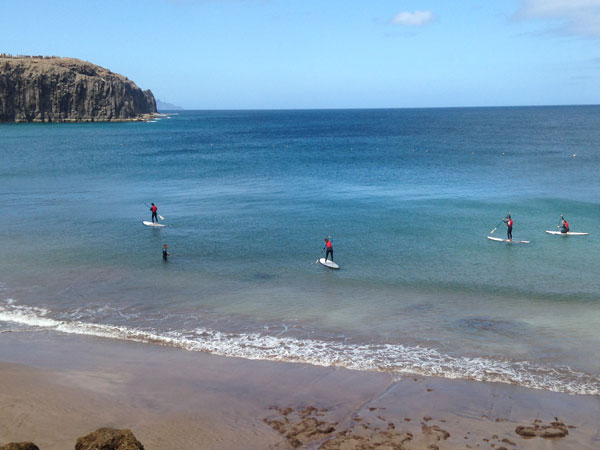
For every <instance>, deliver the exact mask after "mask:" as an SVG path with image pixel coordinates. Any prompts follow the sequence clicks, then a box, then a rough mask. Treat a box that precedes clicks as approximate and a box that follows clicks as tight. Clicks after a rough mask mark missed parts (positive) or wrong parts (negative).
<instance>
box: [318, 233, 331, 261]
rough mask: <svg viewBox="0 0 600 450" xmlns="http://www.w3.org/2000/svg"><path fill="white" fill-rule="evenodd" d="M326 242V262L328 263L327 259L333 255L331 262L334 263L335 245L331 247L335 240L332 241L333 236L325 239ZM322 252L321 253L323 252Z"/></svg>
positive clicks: (324, 246) (324, 247)
mask: <svg viewBox="0 0 600 450" xmlns="http://www.w3.org/2000/svg"><path fill="white" fill-rule="evenodd" d="M324 241H325V245H323V250H325V249H327V251H326V252H325V261H327V258H328V257H329V255H331V261H333V245H331V243H332V242H333V239H331V236H329V237H326V238H325V239H324ZM323 250H321V251H323Z"/></svg>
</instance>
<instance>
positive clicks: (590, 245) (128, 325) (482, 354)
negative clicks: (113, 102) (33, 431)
mask: <svg viewBox="0 0 600 450" xmlns="http://www.w3.org/2000/svg"><path fill="white" fill-rule="evenodd" d="M599 142H600V107H592V106H590V107H535V108H534V107H531V108H465V109H461V108H457V109H407V110H340V111H333V110H332V111H218V112H216V111H212V112H200V111H197V112H193V111H186V112H182V113H180V114H178V115H174V116H172V117H171V118H169V119H167V118H163V119H162V120H160V121H158V122H156V123H122V124H118V123H115V124H101V123H98V124H93V123H90V124H18V125H2V126H0V201H1V202H0V204H1V205H2V206H1V207H0V212H1V214H2V216H3V224H2V227H1V228H0V243H1V245H2V249H3V254H4V257H3V258H0V282H2V288H3V291H1V292H0V320H4V321H5V326H6V327H12V326H17V325H18V324H20V325H21V326H25V325H26V326H32V325H36V326H49V327H55V328H56V327H58V328H59V329H61V328H62V329H66V328H68V331H69V332H81V333H88V334H102V333H104V334H106V335H110V336H115V337H120V338H131V333H133V331H132V330H134V331H135V333H139V335H136V336H134V337H133V338H136V339H140V340H152V341H156V342H166V343H168V344H171V345H176V346H179V347H182V348H186V349H190V350H209V351H214V352H216V353H220V354H230V355H240V356H245V357H256V358H268V359H285V360H297V361H307V362H313V363H323V364H339V365H344V366H347V367H354V368H364V369H376V370H393V371H397V372H411V373H412V372H421V373H433V374H437V375H445V376H460V377H471V378H476V379H494V380H499V381H508V382H515V383H521V384H524V385H528V386H537V387H543V388H547V389H554V390H563V391H566V392H588V393H598V392H600V383H599V378H598V373H599V372H600V365H599V363H598V359H597V358H589V355H590V352H596V353H597V348H598V345H599V344H600V334H599V332H598V324H599V323H600V279H599V277H598V273H600V260H599V258H598V255H599V250H600V240H599V239H598V238H599V237H600V225H599V224H600V210H599V204H600V196H599V193H600V190H599V176H600V148H599V144H598V143H599ZM150 202H155V203H156V204H157V205H158V207H159V214H161V215H163V216H164V217H165V219H166V220H165V223H166V224H167V225H168V227H167V228H165V229H161V230H156V229H150V228H147V227H144V226H142V224H141V221H142V220H149V219H150V213H149V211H148V209H147V207H146V206H145V205H144V203H150ZM508 211H510V212H511V213H512V216H513V218H514V220H515V227H514V230H513V235H514V237H515V239H519V240H520V239H526V240H530V241H531V244H529V245H523V246H520V245H506V244H501V243H494V242H491V241H488V240H487V239H486V236H487V235H489V233H490V231H491V230H492V229H493V228H494V227H495V225H497V223H498V222H499V221H500V219H501V218H502V217H504V216H505V215H506V213H507V212H508ZM560 214H564V215H565V217H566V218H567V219H568V220H569V222H570V224H571V230H572V231H585V232H589V233H590V236H587V237H568V238H565V237H562V236H550V235H547V234H545V233H544V230H555V229H556V225H557V224H558V222H559V219H560ZM504 234H505V227H504V226H503V225H502V226H501V227H500V228H499V229H498V231H496V233H495V236H500V237H504ZM328 235H331V236H332V237H333V238H334V256H335V260H336V261H337V262H338V263H339V264H340V265H341V269H340V270H339V271H336V272H334V271H330V270H328V269H325V268H324V267H322V266H320V265H318V264H317V265H315V264H314V261H315V260H316V258H317V257H318V256H319V252H320V250H321V247H322V243H323V238H324V237H325V236H328ZM163 243H168V245H169V250H170V252H171V260H170V261H169V263H167V264H165V263H163V261H162V259H161V247H162V244H163ZM117 326H118V327H120V328H118V329H116V328H110V327H117ZM103 327H104V328H103ZM98 330H100V331H98ZM265 349H267V350H265ZM592 354H594V353H592ZM505 372H506V373H509V375H505ZM556 373H558V375H556ZM553 376H554V378H552V377H553Z"/></svg>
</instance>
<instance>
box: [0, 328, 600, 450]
mask: <svg viewBox="0 0 600 450" xmlns="http://www.w3.org/2000/svg"><path fill="white" fill-rule="evenodd" d="M0 361H1V362H0V386H2V389H1V390H0V405H2V409H1V410H0V411H1V412H0V414H1V415H0V423H2V424H3V425H2V426H0V445H3V444H6V443H8V442H16V441H24V440H28V441H32V442H34V443H36V444H37V445H38V446H39V447H40V448H41V449H42V450H46V449H48V450H52V449H57V450H58V449H65V448H72V447H73V443H74V442H75V440H76V438H77V437H79V436H83V435H85V434H87V433H89V432H91V431H93V430H95V429H97V428H99V427H103V426H112V427H116V428H130V429H131V430H132V431H133V433H134V434H135V436H136V437H137V438H138V440H139V441H140V442H142V444H144V446H145V448H146V449H149V450H152V449H161V450H169V449H173V450H175V449H204V448H211V449H229V448H247V449H252V448H256V449H266V448H273V449H283V448H292V447H293V446H298V447H299V448H319V447H320V446H321V448H324V449H325V448H330V449H337V448H340V449H341V448H358V447H357V445H359V444H361V445H367V443H369V444H374V443H377V442H379V443H381V444H382V445H383V443H386V442H387V445H391V444H392V443H393V444H394V445H397V447H396V448H405V449H415V450H418V449H428V448H436V447H432V446H437V447H438V448H441V449H443V448H448V449H452V448H465V446H467V445H468V446H470V447H467V448H496V449H498V448H501V447H502V446H505V447H506V448H519V449H543V448H547V446H548V445H549V439H547V438H542V437H532V438H528V439H526V438H524V437H521V436H520V435H518V434H517V433H516V432H515V430H516V428H517V427H518V426H530V427H531V426H534V425H535V422H534V421H536V420H538V421H541V422H539V424H540V425H543V426H549V424H550V423H552V422H556V420H555V418H558V421H559V422H562V423H564V425H565V426H566V427H568V426H571V427H575V428H568V435H567V436H565V437H560V438H554V439H552V440H551V441H552V448H553V449H593V448H597V447H598V446H599V445H600V428H599V425H598V424H599V423H600V397H599V396H590V395H568V394H560V393H553V392H549V391H542V390H536V389H528V388H523V387H519V386H516V385H509V384H502V383H489V382H478V381H469V380H450V379H443V378H436V377H424V376H405V377H399V376H397V375H392V374H389V373H382V372H361V371H355V370H349V369H343V368H337V367H317V366H310V365H307V364H299V363H286V362H271V361H255V360H245V359H240V358H233V357H224V356H216V355H211V354H206V353H199V352H186V351H183V350H178V349H174V348H169V347H164V346H157V345H152V344H144V343H135V342H126V341H114V340H111V339H105V338H98V337H90V336H75V335H65V334H61V333H57V332H52V331H41V330H40V331H36V332H18V333H4V334H2V335H0ZM319 424H321V425H319ZM311 426H312V428H311ZM302 430H304V431H302ZM409 437H410V438H409ZM486 439H487V441H486ZM503 439H504V440H505V441H504V442H503ZM511 443H512V444H514V445H512V444H511ZM491 444H494V447H492V446H491ZM367 448H368V447H367ZM383 448H386V447H383ZM390 448H394V447H390Z"/></svg>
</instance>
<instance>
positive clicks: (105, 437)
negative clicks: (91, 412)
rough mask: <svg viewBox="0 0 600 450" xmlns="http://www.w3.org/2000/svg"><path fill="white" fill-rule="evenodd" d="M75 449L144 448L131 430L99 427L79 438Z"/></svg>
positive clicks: (120, 449)
mask: <svg viewBox="0 0 600 450" xmlns="http://www.w3.org/2000/svg"><path fill="white" fill-rule="evenodd" d="M75 450H144V446H143V445H142V444H141V443H140V442H139V441H138V440H137V439H136V438H135V436H134V435H133V433H132V432H131V430H117V429H116V428H98V429H97V430H96V431H93V432H92V433H90V434H88V435H87V436H84V437H80V438H79V439H77V443H76V444H75Z"/></svg>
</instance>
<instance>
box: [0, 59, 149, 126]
mask: <svg viewBox="0 0 600 450" xmlns="http://www.w3.org/2000/svg"><path fill="white" fill-rule="evenodd" d="M154 113H156V101H155V99H154V95H153V94H152V92H151V91H150V90H147V91H142V90H141V89H140V88H139V87H138V86H137V85H136V84H135V83H134V82H133V81H131V80H129V79H127V78H126V77H124V76H123V75H119V74H116V73H113V72H111V71H110V70H108V69H105V68H103V67H100V66H97V65H95V64H91V63H89V62H86V61H81V60H79V59H73V58H58V57H13V56H7V55H0V122H94V121H125V120H136V119H141V118H143V117H144V116H149V115H151V114H154Z"/></svg>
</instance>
